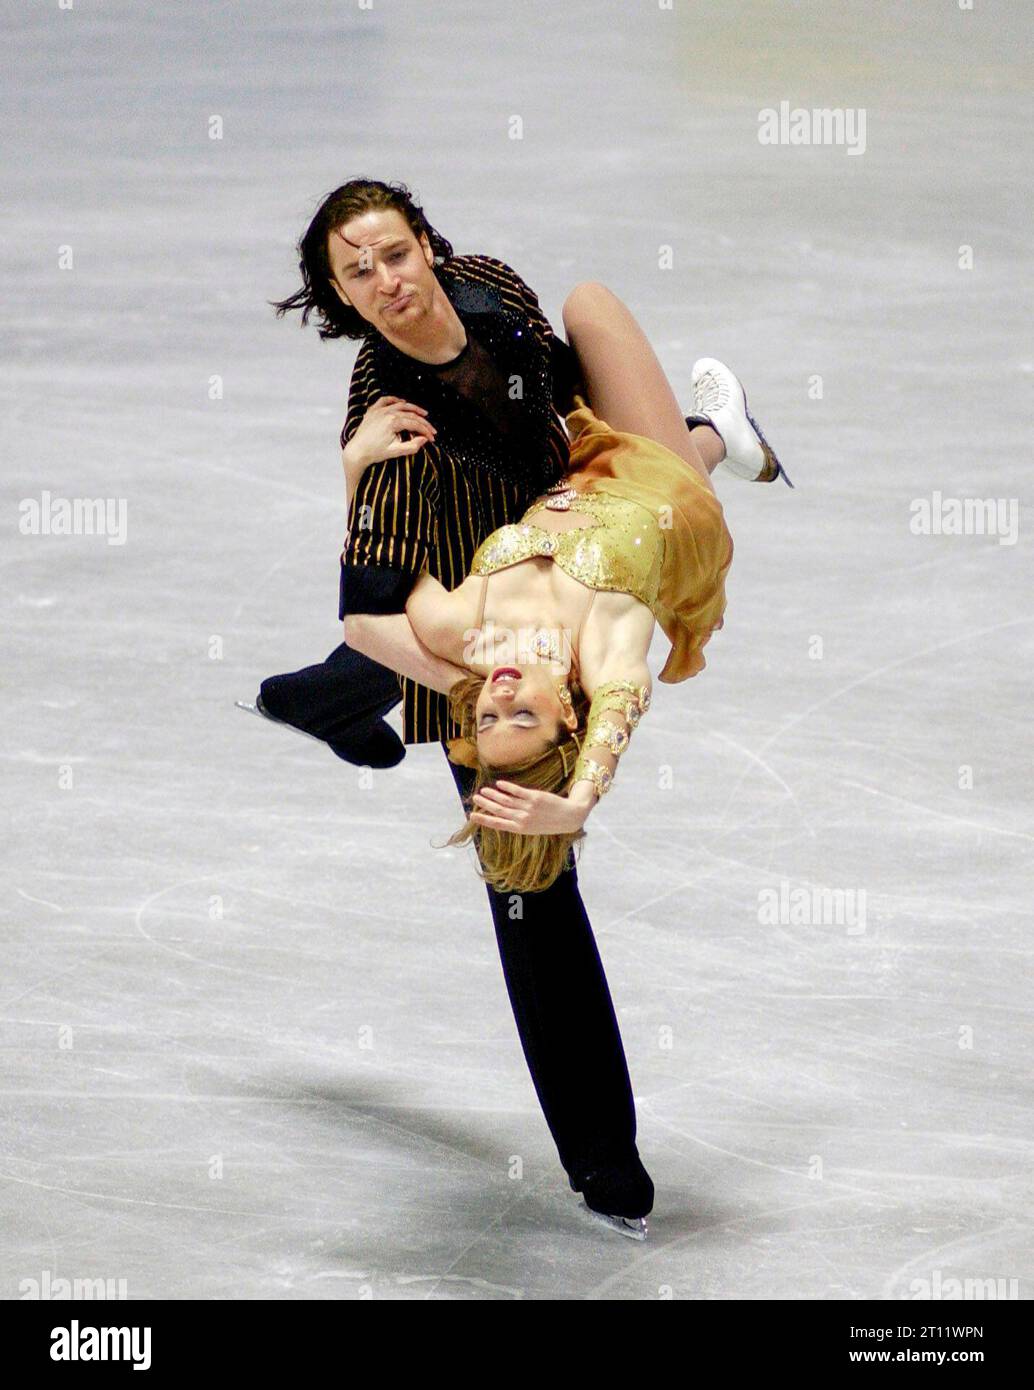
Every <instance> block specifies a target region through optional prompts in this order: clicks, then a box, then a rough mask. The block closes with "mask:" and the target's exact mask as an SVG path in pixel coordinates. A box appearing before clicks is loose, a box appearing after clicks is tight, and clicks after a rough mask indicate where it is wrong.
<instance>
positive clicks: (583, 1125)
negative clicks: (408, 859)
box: [442, 740, 653, 1216]
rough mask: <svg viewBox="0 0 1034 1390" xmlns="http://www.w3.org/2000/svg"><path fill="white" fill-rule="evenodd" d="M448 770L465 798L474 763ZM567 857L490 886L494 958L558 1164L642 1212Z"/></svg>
mask: <svg viewBox="0 0 1034 1390" xmlns="http://www.w3.org/2000/svg"><path fill="white" fill-rule="evenodd" d="M445 747H446V745H445V742H444V740H443V741H442V748H443V749H445ZM449 768H450V771H451V772H452V775H453V780H454V781H455V783H456V787H457V790H458V791H459V793H460V797H461V799H463V798H467V799H469V797H470V794H471V792H472V791H473V787H474V771H473V769H472V768H466V767H458V766H457V765H456V764H455V763H452V762H450V763H449ZM568 862H569V867H568V868H567V869H566V870H565V871H564V872H563V873H562V874H561V875H560V877H559V878H558V879H557V880H556V882H555V883H553V884H552V885H551V886H550V887H549V888H547V889H546V890H545V891H544V892H541V893H520V894H518V893H499V892H496V890H495V889H493V888H491V887H488V885H487V884H486V889H487V892H488V903H489V907H490V908H491V910H492V920H493V921H494V923H495V935H496V941H497V942H498V945H499V958H500V960H501V961H502V966H503V976H504V978H505V980H506V989H507V992H508V994H509V996H510V1004H511V1006H512V1008H513V1016H514V1019H515V1020H516V1023H517V1031H518V1033H519V1035H520V1039H521V1046H522V1047H523V1048H524V1056H525V1058H526V1059H527V1062H528V1068H529V1070H530V1072H531V1079H532V1082H533V1083H534V1086H535V1091H536V1093H537V1095H538V1098H539V1103H540V1105H541V1106H542V1112H543V1114H544V1115H545V1117H546V1123H547V1125H548V1126H549V1129H550V1133H551V1134H552V1136H553V1140H554V1142H555V1143H556V1146H557V1151H558V1153H559V1155H560V1162H561V1163H562V1164H563V1165H564V1167H565V1168H566V1169H567V1171H568V1173H569V1174H570V1176H571V1178H572V1179H573V1180H574V1182H575V1185H576V1187H577V1188H578V1189H579V1190H581V1189H582V1187H583V1185H584V1184H585V1181H586V1178H587V1177H588V1175H590V1174H591V1175H595V1176H594V1177H593V1180H592V1182H591V1183H590V1184H589V1186H587V1187H586V1196H589V1195H590V1190H589V1189H590V1187H591V1188H594V1189H599V1188H601V1187H602V1186H603V1185H604V1183H605V1184H606V1189H607V1192H608V1193H610V1192H612V1193H613V1195H611V1196H609V1197H605V1198H604V1200H607V1201H609V1205H607V1206H606V1207H600V1209H601V1210H607V1211H610V1212H612V1213H613V1214H614V1215H619V1216H645V1215H646V1214H647V1212H649V1211H650V1210H651V1208H652V1206H653V1184H652V1183H651V1182H650V1179H649V1177H648V1176H647V1174H646V1170H645V1169H644V1168H643V1166H642V1163H641V1162H640V1161H639V1155H638V1151H637V1149H636V1144H635V1136H636V1119H635V1104H634V1102H633V1099H632V1087H631V1084H630V1082H629V1079H628V1067H627V1064H626V1062H625V1052H624V1048H623V1047H622V1045H621V1034H620V1032H619V1030H618V1023H617V1018H616V1017H615V1014H614V1006H613V1004H612V1002H611V998H610V990H609V988H608V987H607V977H606V975H605V974H604V971H603V963H602V962H601V960H600V955H599V951H598V950H597V948H596V940H595V937H594V936H593V934H592V927H591V925H590V923H589V918H588V916H587V915H586V911H585V906H584V904H583V902H582V895H581V892H580V891H579V888H578V871H577V869H576V868H575V867H574V855H573V854H572V855H571V857H570V859H569V861H568ZM593 1195H594V1196H595V1195H597V1194H596V1193H595V1192H594V1194H593ZM598 1195H599V1196H601V1197H603V1193H602V1192H599V1193H598ZM592 1205H594V1206H597V1205H598V1202H597V1201H596V1200H594V1201H593V1202H592Z"/></svg>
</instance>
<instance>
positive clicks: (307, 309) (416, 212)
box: [270, 179, 453, 338]
mask: <svg viewBox="0 0 1034 1390" xmlns="http://www.w3.org/2000/svg"><path fill="white" fill-rule="evenodd" d="M383 208H395V209H396V211H398V212H401V214H402V216H403V217H404V218H405V219H406V221H407V222H408V223H409V226H410V228H411V230H412V232H413V235H414V236H415V237H417V238H419V236H420V233H421V232H426V233H427V239H428V241H430V243H431V250H432V251H433V252H434V257H435V263H436V264H440V263H441V262H443V261H448V260H451V259H452V255H453V250H452V243H451V242H448V241H446V239H445V238H444V237H443V236H442V235H441V234H440V233H438V232H436V231H435V229H434V228H433V227H432V226H431V224H430V222H428V220H427V218H426V217H425V216H424V210H423V208H422V207H420V205H419V204H418V203H416V202H414V201H413V196H412V194H411V193H410V191H409V189H408V188H407V187H406V185H405V184H404V183H381V182H380V180H379V179H349V181H348V183H343V184H342V185H341V187H340V188H335V189H334V192H333V193H328V194H327V196H326V197H325V198H324V199H323V202H322V203H320V205H319V207H318V208H317V210H316V215H315V217H313V219H312V221H311V222H310V223H309V227H308V230H307V231H306V233H305V235H304V236H303V237H302V239H301V241H300V242H299V243H298V255H299V256H300V257H301V259H300V261H299V263H298V268H299V270H300V271H301V273H302V287H301V289H300V290H297V291H296V292H295V293H294V294H292V295H289V296H288V297H287V298H286V299H277V300H270V303H271V304H272V306H273V308H274V309H275V310H276V316H277V318H278V319H279V318H283V316H284V315H285V314H286V313H287V312H288V310H290V309H301V311H302V324H303V325H304V324H306V323H308V321H309V315H310V314H312V313H315V315H316V323H317V327H318V329H319V335H320V337H321V338H362V337H365V335H366V334H367V333H369V332H370V325H369V324H368V323H367V321H366V320H365V319H364V318H363V317H362V316H361V315H360V314H358V313H356V311H355V309H351V308H349V307H348V306H347V305H345V304H342V302H341V300H340V299H339V298H338V296H337V295H336V294H335V292H334V287H333V285H332V284H331V281H332V279H333V273H332V271H331V269H330V255H329V253H328V250H327V239H328V237H329V236H330V233H331V232H333V231H335V230H336V229H337V228H338V227H341V226H344V224H345V223H346V222H350V221H351V220H352V218H353V217H359V216H361V214H362V213H364V212H371V211H374V210H377V211H379V210H381V209H383Z"/></svg>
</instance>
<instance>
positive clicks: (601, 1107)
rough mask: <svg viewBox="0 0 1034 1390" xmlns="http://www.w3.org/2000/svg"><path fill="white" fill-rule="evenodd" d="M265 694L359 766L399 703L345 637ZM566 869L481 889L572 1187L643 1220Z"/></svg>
mask: <svg viewBox="0 0 1034 1390" xmlns="http://www.w3.org/2000/svg"><path fill="white" fill-rule="evenodd" d="M263 694H264V696H265V697H266V698H267V702H270V703H271V702H272V699H273V698H275V699H276V701H277V709H276V711H275V712H276V713H277V714H278V716H279V717H282V718H284V719H285V720H286V722H288V723H290V724H293V725H295V727H297V728H302V729H305V730H306V731H307V732H309V733H312V734H314V735H315V736H316V737H318V738H322V739H323V740H324V741H325V742H327V743H329V744H330V745H331V747H335V746H336V747H337V749H338V750H340V749H341V748H342V747H344V746H346V745H347V746H348V749H349V761H355V762H361V761H363V756H362V744H363V740H364V739H365V738H367V737H368V736H369V734H368V731H369V730H370V728H371V725H370V718H369V716H370V714H371V712H373V713H375V718H376V720H378V721H379V719H380V717H381V716H382V715H383V714H384V713H386V712H387V710H388V709H390V708H391V707H392V706H393V705H394V704H397V703H398V701H399V699H400V698H401V696H400V693H399V687H398V681H397V679H396V677H395V675H394V673H393V672H390V671H388V670H387V669H386V668H385V667H384V666H381V665H380V664H379V663H378V662H376V661H373V660H371V659H370V658H369V657H367V656H364V655H363V654H362V653H360V652H356V651H353V650H352V649H351V648H349V647H348V646H347V645H346V644H344V643H342V645H341V646H339V647H338V648H336V649H335V651H333V652H332V653H331V654H330V656H329V657H328V658H327V660H326V661H325V662H322V663H320V664H318V665H316V666H308V667H305V668H304V670H302V671H297V672H293V673H290V674H289V675H285V676H277V677H270V679H269V681H267V682H264V683H263ZM381 727H382V728H383V726H381ZM391 734H392V737H393V738H394V737H395V735H394V731H391ZM357 749H358V750H359V751H358V753H357ZM442 749H443V751H445V750H446V745H445V741H444V740H443V741H442ZM446 762H447V763H448V767H449V770H450V772H451V773H452V776H453V780H454V781H455V783H456V789H457V791H458V793H459V795H460V799H461V801H462V800H464V799H466V800H467V805H465V807H464V809H465V810H466V809H468V807H469V797H470V795H471V792H472V791H473V786H474V771H473V769H471V768H466V767H459V766H457V765H456V764H455V763H453V762H449V760H448V756H447V754H446ZM569 866H570V867H569V868H568V869H566V870H565V872H564V873H562V874H561V875H560V877H559V878H558V879H557V880H556V882H555V883H554V884H553V885H552V886H551V887H550V888H547V889H546V890H545V891H544V892H541V893H523V894H510V893H497V892H496V891H495V890H494V889H492V888H489V887H488V886H487V885H486V889H487V892H488V903H489V907H490V908H491V912H492V920H493V922H494V924H495V935H496V942H497V944H498V947H499V958H500V961H501V962H502V967H503V977H504V979H505V981H506V989H507V993H508V994H509V997H510V1004H511V1006H512V1008H513V1016H514V1019H515V1021H516V1024H517V1032H518V1034H519V1036H520V1040H521V1046H522V1048H523V1049H524V1056H525V1058H526V1059H527V1063H528V1068H529V1070H530V1072H531V1079H532V1083H533V1085H534V1087H535V1091H536V1094H537V1095H538V1098H539V1103H540V1105H541V1106H542V1112H543V1114H544V1116H545V1119H546V1124H547V1125H548V1126H549V1130H550V1133H551V1134H552V1136H553V1140H554V1142H555V1144H556V1147H557V1152H558V1154H559V1156H560V1162H561V1163H562V1164H563V1166H564V1168H565V1169H566V1170H567V1172H568V1175H569V1176H570V1179H571V1183H572V1186H574V1187H575V1189H576V1190H577V1191H580V1192H583V1193H584V1195H585V1199H586V1201H587V1202H588V1203H589V1205H590V1206H593V1207H595V1208H596V1209H597V1210H598V1211H607V1212H610V1213H612V1214H613V1215H616V1216H646V1215H647V1213H648V1212H649V1211H651V1210H652V1207H653V1197H654V1188H653V1183H652V1182H651V1180H650V1177H649V1174H648V1173H647V1172H646V1169H645V1168H644V1167H643V1165H642V1162H641V1161H640V1158H639V1153H638V1150H637V1149H636V1143H635V1139H636V1116H635V1104H634V1101H633V1098H632V1087H631V1084H630V1082H629V1078H628V1066H627V1064H626V1061H625V1053H624V1048H623V1047H622V1044H621V1034H620V1032H619V1030H618V1023H617V1018H616V1017H615V1014H614V1006H613V1004H612V1002H611V997H610V990H609V988H608V986H607V977H606V975H605V974H604V971H603V964H602V962H601V961H600V956H599V951H598V950H597V947H596V940H595V937H594V936H593V932H592V927H591V925H590V923H589V918H588V916H587V915H586V911H585V906H584V904H583V903H582V896H581V893H580V891H579V888H578V873H577V870H576V869H575V867H574V856H573V854H572V855H571V857H570V859H569Z"/></svg>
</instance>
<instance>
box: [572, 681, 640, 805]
mask: <svg viewBox="0 0 1034 1390" xmlns="http://www.w3.org/2000/svg"><path fill="white" fill-rule="evenodd" d="M649 708H650V690H649V687H648V686H645V685H634V684H633V683H632V682H631V681H606V682H605V683H604V684H603V685H600V686H597V687H596V692H595V694H594V695H593V697H592V704H591V705H590V707H589V718H588V720H587V721H586V726H585V738H584V740H583V741H582V747H581V751H580V752H579V754H578V761H577V762H576V763H575V766H574V777H573V778H572V785H573V784H574V783H575V782H582V781H586V782H591V783H592V785H593V787H594V788H595V790H596V795H597V797H600V796H604V795H605V794H606V793H607V792H609V791H610V788H611V785H612V783H613V781H614V776H613V773H611V772H609V771H608V770H607V768H605V767H604V766H603V764H602V763H598V762H597V761H596V759H595V758H592V757H590V756H589V750H590V749H592V748H606V749H607V750H608V751H609V752H611V753H613V755H614V757H615V758H620V757H621V754H622V753H623V752H624V751H625V749H626V748H627V747H628V744H629V739H630V737H631V734H630V732H629V730H631V729H636V728H638V726H639V720H640V718H641V717H642V716H643V715H644V714H645V713H646V711H647V710H648V709H649ZM605 710H613V711H614V712H615V713H616V714H620V715H621V717H622V718H623V719H624V720H625V722H626V723H627V724H628V729H622V728H621V727H620V726H619V725H618V724H615V723H614V721H613V720H611V719H604V718H603V713H604V711H605Z"/></svg>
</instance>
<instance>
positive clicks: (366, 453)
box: [341, 396, 438, 482]
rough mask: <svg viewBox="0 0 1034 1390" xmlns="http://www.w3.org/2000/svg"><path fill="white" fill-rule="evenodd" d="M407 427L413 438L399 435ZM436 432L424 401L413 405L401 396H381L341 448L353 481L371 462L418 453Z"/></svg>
mask: <svg viewBox="0 0 1034 1390" xmlns="http://www.w3.org/2000/svg"><path fill="white" fill-rule="evenodd" d="M404 430H405V431H408V432H409V434H410V435H411V436H412V437H411V438H410V439H400V438H399V436H400V434H401V433H402V432H403V431H404ZM437 435H438V431H437V430H436V429H435V427H434V425H432V424H431V422H430V420H429V419H428V418H427V411H426V410H425V409H424V407H423V406H422V405H413V404H412V403H411V402H409V401H404V400H403V399H402V397H401V396H378V397H377V399H376V400H375V401H374V402H373V404H372V405H371V406H369V407H368V408H367V411H366V414H365V415H364V416H363V418H362V421H361V422H360V424H359V428H358V429H357V430H356V432H355V434H353V436H352V438H351V439H350V440H349V441H348V443H347V444H346V445H345V447H344V449H343V450H342V454H341V461H342V463H343V464H344V468H345V472H346V474H348V475H349V476H350V480H351V481H353V482H354V481H355V480H356V479H357V478H358V475H359V474H361V473H362V472H363V471H364V470H365V469H367V468H369V466H370V464H371V463H380V462H381V461H382V460H383V459H393V458H400V457H401V456H402V455H404V454H415V453H416V451H417V450H418V449H422V448H423V447H424V445H425V444H432V443H434V440H435V439H436V438H437Z"/></svg>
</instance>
